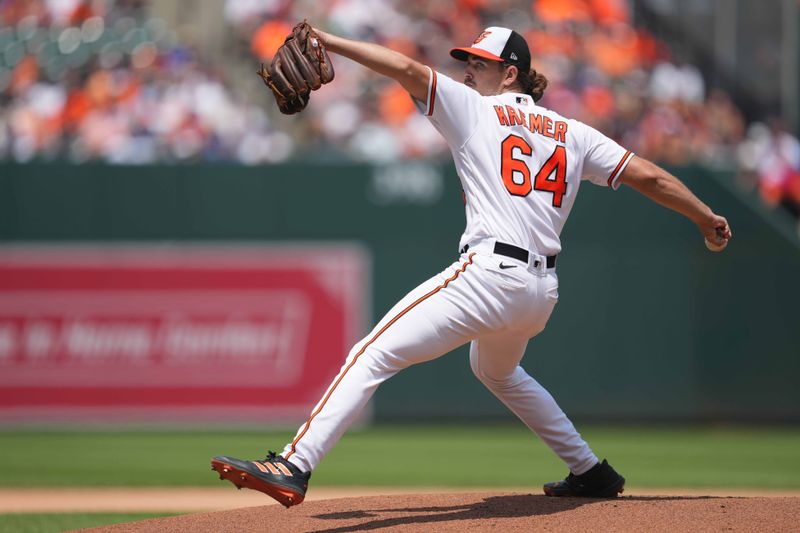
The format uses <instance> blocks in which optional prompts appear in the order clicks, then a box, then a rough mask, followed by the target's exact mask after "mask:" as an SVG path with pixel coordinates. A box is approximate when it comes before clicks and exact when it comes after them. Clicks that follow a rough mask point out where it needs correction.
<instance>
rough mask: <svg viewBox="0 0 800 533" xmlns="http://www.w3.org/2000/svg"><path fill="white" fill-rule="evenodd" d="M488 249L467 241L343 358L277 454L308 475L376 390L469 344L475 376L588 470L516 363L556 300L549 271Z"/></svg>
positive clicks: (569, 431)
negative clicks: (445, 265) (454, 257)
mask: <svg viewBox="0 0 800 533" xmlns="http://www.w3.org/2000/svg"><path fill="white" fill-rule="evenodd" d="M493 249H494V241H493V240H486V241H481V242H480V243H477V244H476V245H473V244H471V245H470V249H469V253H467V254H462V255H461V258H460V260H459V261H457V262H455V263H453V264H452V265H451V266H450V267H449V268H447V269H445V270H444V271H443V272H441V273H440V274H438V275H436V276H434V277H432V278H431V279H429V280H428V281H426V282H424V283H422V284H421V285H419V286H418V287H417V288H416V289H414V290H412V291H411V292H410V293H408V295H406V296H405V297H404V298H403V299H402V300H400V302H398V303H397V304H396V305H395V306H394V307H393V308H392V309H391V310H390V311H389V312H388V313H387V314H386V316H384V317H383V319H382V320H381V321H380V322H379V323H378V325H376V326H375V328H374V329H373V330H372V331H371V332H370V333H369V335H367V336H366V337H365V338H364V339H362V340H361V341H359V342H358V343H357V344H356V345H355V346H354V347H353V349H352V350H351V351H350V354H349V355H348V356H347V359H346V361H345V364H344V365H343V366H342V368H341V370H340V371H339V373H338V375H337V376H336V378H335V379H334V380H333V383H331V385H330V387H328V390H327V391H326V392H325V394H324V395H323V397H322V399H321V400H320V401H319V403H318V404H317V405H316V407H314V410H313V411H312V413H311V416H310V418H309V419H308V421H307V422H306V423H305V424H303V425H302V426H301V427H300V429H299V431H298V432H297V435H296V436H295V438H294V440H293V441H292V442H291V443H289V444H287V445H286V447H285V448H284V450H283V457H284V458H286V459H287V460H289V461H291V462H292V463H293V464H295V465H296V466H297V467H298V468H300V469H301V470H303V471H306V472H308V471H311V470H313V469H314V468H316V466H317V465H318V464H319V463H320V461H321V460H322V458H323V457H325V455H326V454H327V453H328V452H329V451H330V450H331V448H333V446H334V445H335V444H336V442H338V440H339V439H340V438H341V436H342V435H343V434H344V432H345V431H346V430H347V429H348V428H349V427H350V425H351V424H352V423H353V422H354V421H355V419H356V418H357V415H358V414H359V412H360V411H361V409H362V408H363V407H364V406H365V405H366V403H367V401H368V400H369V399H370V397H371V396H372V394H373V393H374V392H375V390H376V389H377V388H378V386H379V385H380V384H381V383H383V382H384V381H386V380H387V379H389V378H390V377H392V376H393V375H395V374H396V373H398V372H399V371H400V370H403V369H404V368H407V367H409V366H411V365H414V364H417V363H422V362H425V361H430V360H433V359H436V358H437V357H440V356H442V355H444V354H446V353H448V352H450V351H451V350H453V349H455V348H457V347H459V346H461V345H462V344H465V343H467V342H471V347H470V365H471V367H472V370H473V372H474V373H475V375H476V376H477V377H478V379H480V380H481V382H482V383H483V384H484V385H485V386H486V387H488V388H489V390H491V391H492V393H494V395H495V396H497V398H499V399H500V401H502V402H503V403H504V404H505V405H506V406H507V407H508V408H509V409H511V411H512V412H513V413H514V414H516V415H517V416H518V417H519V418H520V419H521V420H522V421H523V422H524V423H525V425H526V426H528V428H530V429H531V430H532V431H533V432H535V433H536V434H537V435H538V436H539V437H540V438H541V439H542V440H543V441H544V442H545V443H546V444H547V445H548V446H549V447H550V448H551V449H552V450H553V451H554V452H555V453H556V454H557V455H558V456H559V457H560V458H561V459H562V460H563V461H564V462H565V463H566V464H567V466H568V467H569V469H570V470H571V471H572V472H573V473H574V474H582V473H584V472H585V471H587V470H589V469H590V468H591V467H592V466H594V465H595V464H596V463H597V462H598V460H597V457H596V456H595V454H594V453H593V452H592V450H591V449H590V448H589V446H588V445H587V444H586V442H585V441H584V440H583V439H582V438H581V436H580V435H579V434H578V432H577V431H576V430H575V427H574V426H573V425H572V422H570V421H569V419H568V418H567V416H566V415H565V414H564V412H563V411H562V410H561V408H560V407H559V406H558V404H556V402H555V400H554V399H553V397H552V396H551V395H550V393H548V392H547V391H546V390H545V389H544V387H542V386H541V385H540V384H539V383H538V382H537V381H536V380H535V379H533V378H532V377H531V376H529V375H528V374H527V373H526V372H525V370H523V368H522V367H521V366H519V363H520V360H521V359H522V356H523V355H524V353H525V347H526V345H527V343H528V340H529V339H530V338H531V337H534V336H535V335H537V334H538V333H539V332H541V331H542V330H543V329H544V327H545V324H547V320H548V319H549V318H550V314H551V313H552V311H553V307H554V306H555V304H556V302H557V301H558V277H557V276H556V273H555V269H550V270H547V269H546V266H545V258H544V257H542V256H538V255H533V254H532V255H531V257H530V258H529V261H528V264H526V263H524V262H522V261H518V260H516V259H513V258H509V257H506V256H504V255H498V254H494V253H493V252H492V250H493ZM537 259H538V266H534V265H535V264H536V263H537ZM501 265H502V267H503V268H501Z"/></svg>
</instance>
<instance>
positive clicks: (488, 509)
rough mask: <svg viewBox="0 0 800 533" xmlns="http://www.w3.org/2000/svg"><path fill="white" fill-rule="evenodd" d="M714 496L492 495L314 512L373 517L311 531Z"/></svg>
mask: <svg viewBox="0 0 800 533" xmlns="http://www.w3.org/2000/svg"><path fill="white" fill-rule="evenodd" d="M713 498H715V497H714V496H624V497H621V498H619V499H617V500H605V499H593V498H549V497H547V496H543V495H533V494H520V495H513V496H491V497H489V498H484V499H483V500H482V501H480V502H475V503H472V504H468V505H457V506H441V507H408V508H403V509H362V510H359V511H346V512H340V513H328V514H319V515H314V516H313V518H318V519H321V520H352V519H359V518H362V519H373V520H369V521H365V522H363V523H361V524H357V525H348V526H343V527H333V528H331V529H316V530H314V533H339V532H341V533H344V532H347V531H369V530H373V529H381V528H386V527H393V526H407V525H424V524H430V525H431V527H430V529H431V530H432V531H433V530H435V528H434V524H436V523H441V522H449V521H458V520H486V519H492V518H517V517H527V516H537V515H538V516H542V515H548V514H553V513H560V512H564V511H570V510H572V509H576V508H578V507H580V506H582V505H587V504H591V503H597V502H602V501H613V502H615V503H616V502H619V503H625V502H653V501H675V500H704V499H713ZM392 513H403V514H404V515H407V514H408V513H414V516H399V517H398V516H394V517H393V516H391V515H392Z"/></svg>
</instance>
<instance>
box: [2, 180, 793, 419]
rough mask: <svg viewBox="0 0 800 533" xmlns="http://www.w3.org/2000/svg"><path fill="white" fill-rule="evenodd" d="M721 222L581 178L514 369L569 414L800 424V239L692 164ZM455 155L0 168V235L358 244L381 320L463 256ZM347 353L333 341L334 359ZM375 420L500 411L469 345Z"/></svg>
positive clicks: (695, 183) (483, 415) (398, 393)
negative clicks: (715, 247)
mask: <svg viewBox="0 0 800 533" xmlns="http://www.w3.org/2000/svg"><path fill="white" fill-rule="evenodd" d="M678 173H679V175H680V176H681V177H682V178H683V179H684V180H685V181H686V183H687V184H688V185H689V186H690V187H691V188H692V189H693V190H694V191H696V192H697V193H698V195H699V196H701V197H702V198H703V199H704V200H705V201H706V202H707V203H709V204H710V205H711V206H712V207H713V208H714V209H715V210H716V211H718V212H719V213H721V214H724V215H725V216H727V217H728V219H729V220H730V222H731V225H732V228H733V232H734V240H733V242H732V244H731V245H730V246H729V249H728V250H726V252H725V253H722V254H712V253H710V252H708V251H706V249H705V248H704V247H703V244H702V238H701V237H700V235H699V234H698V233H697V231H696V229H695V228H694V226H693V225H692V224H691V223H690V222H688V221H686V220H685V219H683V218H682V217H680V216H678V215H676V214H674V213H671V212H669V211H667V210H665V209H663V208H660V207H658V206H656V205H655V204H652V203H650V202H649V201H647V200H646V199H644V198H642V197H641V196H639V195H637V194H636V193H635V192H632V191H630V190H625V189H624V188H623V190H620V191H617V192H612V191H611V190H609V189H602V188H598V187H595V186H593V185H590V184H588V183H585V184H584V185H583V186H582V187H581V191H580V194H579V196H578V200H577V202H576V205H575V208H574V209H573V213H572V216H571V218H570V220H569V222H568V223H567V226H566V229H565V231H564V234H563V236H562V237H563V243H564V251H563V253H562V254H561V256H560V257H559V260H558V274H559V278H560V282H561V287H560V294H561V298H560V302H559V304H558V305H557V307H556V310H555V312H554V315H553V317H552V319H551V320H550V323H549V325H548V327H547V329H546V330H545V332H544V333H542V334H541V335H540V336H539V337H537V338H536V339H535V340H534V341H532V342H531V344H530V345H529V348H528V352H527V354H526V357H525V359H524V361H523V366H524V367H525V368H526V369H527V370H528V372H529V373H531V374H532V375H533V376H534V377H536V378H537V379H538V380H539V381H540V382H541V383H542V384H544V385H545V386H546V387H547V388H548V389H549V390H550V391H551V392H552V393H553V394H554V396H555V397H556V398H557V399H558V400H559V402H560V403H561V405H562V406H563V407H564V409H565V410H566V411H567V413H568V414H570V415H572V416H573V417H575V418H576V419H584V420H585V419H602V420H619V421H631V420H663V421H673V420H719V421H800V386H798V376H800V247H798V243H797V240H796V238H794V237H793V236H791V235H789V234H787V233H786V232H785V231H779V228H777V227H776V226H775V225H774V224H772V223H771V222H770V219H769V217H765V216H764V215H763V213H760V212H759V209H758V208H756V207H754V206H753V205H751V204H750V203H748V202H746V201H743V199H742V198H741V197H739V195H738V194H737V193H736V192H735V191H733V190H732V189H731V188H729V187H727V186H725V181H724V176H723V177H720V176H714V175H711V174H710V173H709V172H708V171H705V170H701V169H684V170H681V171H679V172H678ZM463 226H464V212H463V204H462V199H461V191H460V186H459V184H458V180H457V178H456V176H455V172H454V170H453V169H452V165H450V164H441V165H439V164H430V165H428V164H419V165H408V166H396V167H393V166H386V167H369V166H364V165H356V164H335V165H302V164H297V165H289V166H270V167H259V168H242V167H236V166H171V167H107V166H61V165H47V164H36V165H25V166H18V165H0V241H2V242H3V243H20V242H48V243H53V242H55V243H70V242H131V241H132V242H182V241H203V242H209V241H211V242H213V241H239V242H250V241H252V242H274V241H306V240H308V241H317V242H320V241H322V242H324V241H328V240H336V241H358V242H361V243H363V244H364V245H365V246H366V247H367V248H368V249H369V250H370V251H371V252H372V260H373V263H372V265H373V300H372V311H373V319H377V318H379V316H381V315H382V314H383V313H384V312H385V311H386V310H388V308H389V307H391V305H392V304H393V303H394V302H395V301H396V300H398V299H399V298H400V297H401V296H403V295H404V294H405V293H406V292H407V291H408V290H409V289H411V288H413V287H414V286H415V285H416V284H418V283H419V282H421V281H423V280H424V279H426V278H428V277H429V276H431V275H433V274H435V273H436V272H438V271H439V270H441V269H443V268H444V267H446V266H447V265H449V264H450V263H451V262H452V261H454V260H455V259H456V258H457V246H458V240H459V237H460V234H461V231H462V229H463ZM343 356H344V354H342V357H343ZM375 414H376V417H377V419H378V420H425V419H429V420H455V419H461V420H486V419H494V418H497V419H501V418H508V417H509V416H510V415H508V414H507V413H506V411H505V408H504V407H503V406H502V405H500V404H499V402H498V401H497V400H495V399H494V398H493V397H492V396H491V395H490V394H489V393H488V392H486V391H485V390H484V389H483V388H482V386H481V385H480V384H479V383H478V382H477V380H476V379H475V378H474V377H472V375H471V373H470V370H469V362H468V359H467V351H466V349H465V348H461V349H459V350H457V351H455V352H453V353H451V354H449V355H447V356H445V357H443V358H441V359H439V360H437V361H434V362H431V363H428V364H425V365H421V366H418V367H414V368H411V369H408V370H406V371H404V372H403V373H401V374H400V375H398V376H396V377H395V378H393V379H392V380H390V381H389V382H388V383H386V384H385V385H384V386H383V387H382V388H381V389H380V390H379V391H378V393H377V395H376V401H375Z"/></svg>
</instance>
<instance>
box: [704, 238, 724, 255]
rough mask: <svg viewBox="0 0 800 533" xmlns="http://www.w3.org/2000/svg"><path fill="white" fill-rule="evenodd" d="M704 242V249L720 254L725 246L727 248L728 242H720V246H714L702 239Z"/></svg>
mask: <svg viewBox="0 0 800 533" xmlns="http://www.w3.org/2000/svg"><path fill="white" fill-rule="evenodd" d="M704 240H705V241H706V248H708V249H709V250H711V251H712V252H721V251H722V250H724V249H725V247H726V246H728V241H727V240H724V241H722V244H715V243H713V242H711V241H709V240H708V239H704Z"/></svg>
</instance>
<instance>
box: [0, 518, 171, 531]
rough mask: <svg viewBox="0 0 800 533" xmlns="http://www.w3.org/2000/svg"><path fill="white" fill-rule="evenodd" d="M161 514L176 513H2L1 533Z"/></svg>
mask: <svg viewBox="0 0 800 533" xmlns="http://www.w3.org/2000/svg"><path fill="white" fill-rule="evenodd" d="M159 516H174V515H172V514H164V513H160V514H157V513H128V514H123V513H43V514H0V533H56V532H58V531H66V530H70V529H82V528H87V527H99V526H108V525H111V524H121V523H123V522H135V521H137V520H145V519H147V518H156V517H159Z"/></svg>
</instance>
